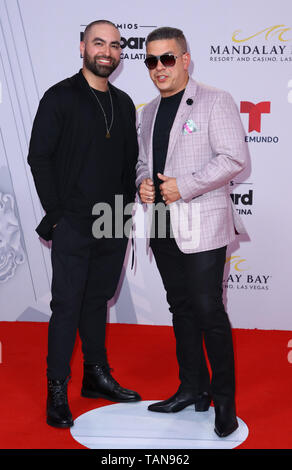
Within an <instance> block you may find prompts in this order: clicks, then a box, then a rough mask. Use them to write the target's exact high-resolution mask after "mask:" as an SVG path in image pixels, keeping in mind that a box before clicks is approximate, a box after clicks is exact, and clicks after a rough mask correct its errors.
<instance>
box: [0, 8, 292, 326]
mask: <svg viewBox="0 0 292 470" xmlns="http://www.w3.org/2000/svg"><path fill="white" fill-rule="evenodd" d="M178 5H179V4H178V2H177V1H172V2H170V1H164V0H161V1H160V2H156V1H154V0H147V1H145V0H140V1H139V2H131V1H129V0H128V1H125V2H124V3H123V4H122V2H118V1H112V2H108V4H105V5H104V6H99V2H96V0H87V1H86V2H79V1H76V0H61V1H60V0H50V2H48V1H46V0H0V15H1V25H0V53H1V61H0V320H2V321H3V320H5V321H7V320H8V321H14V320H27V321H47V320H48V319H49V315H50V309H49V301H50V282H51V265H50V246H48V245H46V244H45V243H44V242H42V241H41V240H39V239H38V236H37V234H36V232H35V227H36V225H37V224H38V222H39V221H40V219H41V217H42V208H41V206H40V203H39V200H38V197H37V194H36V191H35V188H34V183H33V180H32V177H31V174H30V169H29V167H28V165H27V162H26V158H27V151H28V143H29V138H30V131H31V126H32V122H33V118H34V115H35V112H36V109H37V106H38V102H39V100H40V98H41V97H42V95H43V93H44V92H45V90H46V89H47V88H49V87H50V86H51V85H53V84H54V83H56V82H58V81H60V80H62V79H63V78H65V77H68V76H71V75H73V74H74V73H76V72H77V71H78V70H79V69H80V68H81V64H82V62H81V58H80V54H79V41H80V33H81V32H82V31H84V28H85V25H86V24H88V23H89V22H91V21H93V20H95V19H109V20H111V21H113V22H114V23H115V24H117V25H118V27H119V28H120V31H121V36H122V38H123V40H122V41H123V42H122V44H123V50H122V61H121V66H120V67H119V69H118V70H117V71H116V72H115V75H114V76H113V77H112V79H111V81H112V82H113V83H114V84H115V85H116V86H118V87H120V88H122V89H124V90H125V91H126V92H128V93H129V94H130V95H131V97H132V99H133V101H134V103H135V105H136V107H137V111H138V112H139V110H140V109H141V108H142V106H143V105H145V104H146V103H147V102H149V101H150V100H151V99H152V98H154V97H155V96H156V95H157V91H156V89H155V88H154V86H153V84H152V82H151V81H150V79H149V77H148V73H147V70H146V68H145V65H144V63H143V59H144V54H145V47H144V41H145V37H146V36H147V34H148V33H149V32H150V31H151V30H152V29H154V28H155V27H160V26H174V27H178V28H181V29H182V30H183V31H184V32H185V35H186V37H187V40H188V43H189V49H190V52H191V55H192V66H191V70H190V72H191V75H192V76H193V78H195V79H196V80H198V81H202V82H205V83H207V84H209V85H213V86H216V87H218V88H222V89H225V90H227V91H229V92H230V93H231V94H232V95H233V97H234V99H235V101H236V103H237V104H238V107H239V109H240V110H241V112H242V114H241V116H242V121H243V124H244V127H245V129H246V139H247V141H248V142H249V148H250V154H251V166H250V167H249V168H248V169H247V171H245V173H244V174H242V175H240V177H239V178H238V179H237V180H236V181H234V182H232V187H231V189H232V192H233V194H234V196H233V198H234V201H235V203H236V207H237V210H238V212H239V213H240V214H241V216H242V218H243V221H244V223H245V226H246V228H247V230H248V232H249V237H238V239H237V241H236V242H235V243H234V244H233V245H231V246H230V247H229V250H228V258H227V263H226V271H225V279H224V295H225V300H226V306H227V310H228V313H229V316H230V319H231V322H232V326H233V327H236V328H261V329H283V330H292V322H291V303H290V291H291V286H290V285H291V278H292V276H291V274H292V273H291V261H290V258H291V257H290V249H291V245H290V240H291V229H292V223H291V202H290V201H291V197H290V184H289V183H290V180H291V172H292V164H291V147H292V146H291V144H292V132H291V118H292V67H291V65H292V4H291V0H279V1H278V2H274V1H272V0H245V1H244V2H234V1H232V0H185V1H184V2H181V4H180V5H181V6H178ZM142 216H143V214H142V211H141V208H140V209H139V210H138V211H137V215H136V225H137V231H138V234H139V233H141V230H140V229H141V227H142V226H143V223H142ZM136 247H137V264H136V267H135V270H131V268H130V261H131V252H130V250H129V252H128V256H127V258H126V261H125V265H124V271H123V274H122V277H121V282H120V285H119V289H118V292H117V295H116V297H115V299H113V300H112V302H111V305H110V309H109V321H111V322H119V323H140V324H142V323H143V324H157V325H170V324H171V317H170V313H169V311H168V306H167V303H166V300H165V294H164V290H163V287H162V283H161V280H160V277H159V274H158V272H157V269H156V265H155V263H154V260H153V259H152V258H151V256H149V255H147V254H146V251H145V240H144V239H143V238H137V240H136Z"/></svg>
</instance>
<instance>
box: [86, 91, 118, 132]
mask: <svg viewBox="0 0 292 470" xmlns="http://www.w3.org/2000/svg"><path fill="white" fill-rule="evenodd" d="M89 88H90V91H91V93H92V94H93V96H95V98H96V101H97V102H98V104H99V106H100V108H101V110H102V113H103V117H104V122H105V127H106V134H105V137H106V139H110V137H111V135H110V130H111V128H112V125H113V122H114V107H113V100H112V95H111V91H110V88H108V93H109V97H110V102H111V111H112V119H111V123H110V126H108V123H107V118H106V114H105V111H104V109H103V107H102V105H101V102H100V101H99V99H98V97H97V96H96V93H95V92H94V91H93V89H92V88H91V86H89Z"/></svg>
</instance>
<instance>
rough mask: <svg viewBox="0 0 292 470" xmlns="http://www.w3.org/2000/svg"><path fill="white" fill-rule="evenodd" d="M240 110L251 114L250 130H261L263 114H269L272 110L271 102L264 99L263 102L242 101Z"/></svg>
mask: <svg viewBox="0 0 292 470" xmlns="http://www.w3.org/2000/svg"><path fill="white" fill-rule="evenodd" d="M240 112H241V113H247V114H248V115H249V121H248V132H252V131H256V132H261V118H262V114H263V113H265V114H269V113H270V112H271V102H270V101H262V102H261V103H257V104H254V103H251V102H250V101H241V102H240Z"/></svg>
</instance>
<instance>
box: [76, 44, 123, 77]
mask: <svg viewBox="0 0 292 470" xmlns="http://www.w3.org/2000/svg"><path fill="white" fill-rule="evenodd" d="M97 59H111V65H101V64H98V63H97ZM83 62H84V65H85V67H86V68H87V69H88V70H90V71H91V72H92V73H94V75H96V76H97V77H103V78H107V77H109V76H110V75H111V73H113V71H114V70H115V69H116V68H117V66H118V65H119V63H120V60H116V59H113V58H112V57H108V56H103V55H99V56H97V55H95V56H94V57H93V59H91V58H90V57H89V55H88V54H87V52H86V50H85V51H84V56H83Z"/></svg>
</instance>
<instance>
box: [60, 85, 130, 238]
mask: <svg viewBox="0 0 292 470" xmlns="http://www.w3.org/2000/svg"><path fill="white" fill-rule="evenodd" d="M91 90H92V92H93V93H94V94H95V95H96V96H97V98H98V101H97V100H96V111H97V122H96V133H95V135H94V137H93V139H92V141H91V145H90V146H91V148H92V149H93V151H90V152H88V154H87V155H84V156H83V159H84V160H83V165H82V168H81V171H80V174H79V177H78V179H77V181H76V184H75V186H74V188H73V191H72V194H71V197H70V198H69V199H68V200H67V201H66V208H65V215H66V217H67V218H68V219H69V220H70V222H71V225H72V224H74V226H76V228H77V229H79V230H81V231H82V232H88V230H90V229H91V226H92V223H93V221H94V220H95V219H96V216H93V215H92V208H93V206H94V205H95V204H96V203H106V204H108V205H109V206H110V207H111V211H112V214H113V216H114V207H115V196H116V195H122V194H123V182H122V178H123V171H124V159H125V145H124V134H123V132H122V126H121V115H120V112H119V108H118V103H117V98H116V96H115V95H114V96H112V95H111V96H112V103H113V123H112V126H111V128H110V131H109V132H110V138H106V133H107V128H109V127H110V124H111V120H112V106H111V100H110V94H109V92H108V91H107V92H102V91H99V90H95V89H93V88H91ZM99 103H100V104H99ZM100 105H101V106H102V108H101V106H100ZM102 109H103V111H104V113H105V115H106V120H107V125H106V122H105V117H104V113H103V111H102ZM113 222H114V218H113Z"/></svg>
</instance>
